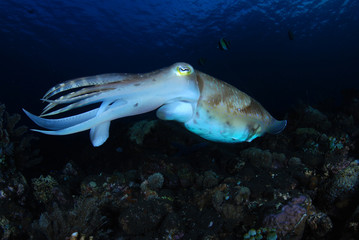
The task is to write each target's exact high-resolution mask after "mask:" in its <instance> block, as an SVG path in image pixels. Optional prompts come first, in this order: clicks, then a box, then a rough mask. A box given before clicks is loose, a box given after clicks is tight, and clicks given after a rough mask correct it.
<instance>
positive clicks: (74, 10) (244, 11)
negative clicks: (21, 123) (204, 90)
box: [0, 0, 359, 114]
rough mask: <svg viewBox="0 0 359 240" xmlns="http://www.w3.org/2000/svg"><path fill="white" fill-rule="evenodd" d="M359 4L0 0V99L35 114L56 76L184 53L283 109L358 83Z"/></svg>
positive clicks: (173, 58)
mask: <svg viewBox="0 0 359 240" xmlns="http://www.w3.org/2000/svg"><path fill="white" fill-rule="evenodd" d="M358 13H359V1H356V0H330V1H329V0H312V1H309V0H308V1H305V0H293V1H284V0H281V1H280V0H252V1H244V0H240V1H219V0H216V1H214V0H207V1H200V0H196V1H194V0H193V1H189V0H181V1H174V0H172V1H171V0H161V1H160V0H123V1H120V0H61V1H60V0H46V1H45V0H23V1H20V0H1V1H0V71H1V78H0V81H1V82H0V84H1V85H0V102H3V103H5V104H6V105H7V108H8V111H10V112H20V108H21V107H25V108H26V109H28V110H30V111H32V112H34V113H35V114H38V113H40V110H41V109H42V107H43V106H44V105H42V104H41V102H40V101H39V99H40V98H41V97H42V95H43V94H44V93H45V92H46V91H47V90H48V89H49V88H50V87H51V86H52V85H54V84H56V83H59V82H61V81H64V80H68V79H71V78H76V77H80V76H87V75H93V74H99V73H108V72H135V73H137V72H148V71H152V70H155V69H158V68H161V67H165V66H168V65H170V64H172V63H174V62H177V61H184V62H188V63H191V64H192V65H193V66H194V67H195V68H197V69H199V70H201V71H203V72H206V73H208V74H210V75H213V76H216V77H218V78H220V79H222V80H224V81H227V82H230V83H231V84H233V85H235V86H236V87H238V88H239V89H241V90H243V91H245V92H247V93H248V94H249V95H251V96H253V97H255V98H256V99H257V100H259V101H260V102H261V103H262V104H263V105H264V106H265V107H266V108H267V109H268V110H269V111H270V112H275V111H282V110H284V111H285V110H286V109H288V108H289V107H290V106H291V105H292V104H294V103H296V102H297V100H298V99H302V100H303V101H305V102H308V103H311V102H315V101H318V100H321V99H323V98H325V97H328V96H337V95H338V94H339V93H340V90H341V89H343V88H347V87H357V88H358V86H359V14H358ZM289 30H290V31H292V33H293V36H294V40H290V39H289V37H288V31H289ZM221 37H225V38H226V39H228V40H229V41H230V42H231V49H230V50H229V51H220V50H219V49H218V48H217V45H218V41H219V39H220V38H221ZM199 58H206V59H207V62H206V65H205V66H201V65H199V64H198V59H199ZM338 101H339V97H338Z"/></svg>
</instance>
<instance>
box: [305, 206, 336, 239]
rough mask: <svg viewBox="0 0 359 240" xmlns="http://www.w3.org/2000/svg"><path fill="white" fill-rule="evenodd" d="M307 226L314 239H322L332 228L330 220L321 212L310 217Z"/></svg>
mask: <svg viewBox="0 0 359 240" xmlns="http://www.w3.org/2000/svg"><path fill="white" fill-rule="evenodd" d="M307 224H308V226H309V228H310V230H311V232H312V233H313V234H314V236H316V237H324V236H325V235H327V234H328V233H329V232H330V231H331V230H332V228H333V223H332V220H331V219H330V218H329V216H328V215H326V214H325V213H323V212H319V213H315V214H312V215H310V216H309V217H308V219H307Z"/></svg>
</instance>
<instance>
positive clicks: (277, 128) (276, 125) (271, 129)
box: [266, 119, 287, 134]
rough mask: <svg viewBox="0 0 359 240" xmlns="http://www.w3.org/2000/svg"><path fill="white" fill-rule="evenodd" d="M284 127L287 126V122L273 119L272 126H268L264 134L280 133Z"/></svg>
mask: <svg viewBox="0 0 359 240" xmlns="http://www.w3.org/2000/svg"><path fill="white" fill-rule="evenodd" d="M286 126H287V120H282V121H278V120H276V119H274V121H273V122H272V124H271V125H269V126H268V129H267V131H266V132H267V133H270V134H278V133H280V132H281V131H283V130H284V128H285V127H286Z"/></svg>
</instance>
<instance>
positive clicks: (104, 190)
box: [0, 95, 359, 240]
mask: <svg viewBox="0 0 359 240" xmlns="http://www.w3.org/2000/svg"><path fill="white" fill-rule="evenodd" d="M355 98H357V99H359V95H358V96H356V97H355ZM345 101H346V103H345V106H338V107H337V108H335V109H333V108H328V107H326V106H325V105H317V106H306V105H299V106H296V107H295V108H294V109H293V110H291V111H290V112H289V113H288V114H287V120H288V126H287V129H286V130H285V131H284V132H283V133H281V134H279V135H275V136H272V135H265V136H263V137H262V138H259V139H256V140H254V141H252V142H251V143H242V144H235V145H230V144H219V143H210V142H204V141H203V139H200V138H198V137H196V136H193V135H192V134H190V133H187V132H184V131H183V130H182V129H180V128H179V127H176V126H177V125H176V124H171V123H165V122H163V121H141V122H137V123H135V124H133V125H132V126H133V127H132V128H131V129H130V130H129V129H128V126H130V125H131V124H128V125H126V124H124V125H120V126H119V127H118V129H116V132H118V133H119V134H118V136H115V137H114V139H115V141H114V142H111V140H110V141H109V142H108V143H107V144H106V145H104V146H102V147H101V148H96V149H93V148H85V147H84V149H81V151H80V150H79V148H78V146H76V148H75V147H74V148H71V147H72V146H68V145H67V146H68V147H70V148H71V149H68V151H66V154H62V155H61V156H57V154H54V153H58V149H59V148H61V149H63V146H62V145H61V142H62V141H59V142H57V144H58V145H57V146H56V147H55V146H51V144H48V145H46V147H50V148H51V147H53V148H52V149H53V150H52V151H50V153H51V154H50V155H49V156H47V158H45V159H44V162H43V164H41V165H40V166H38V167H35V166H34V165H32V164H30V165H28V166H26V167H25V165H24V164H22V163H21V160H18V159H20V158H17V156H21V155H22V154H24V155H26V157H30V158H32V156H33V155H32V154H34V153H36V150H32V152H31V153H29V154H28V153H27V152H26V151H23V150H21V148H20V147H18V146H19V144H20V143H21V142H22V141H25V140H22V139H25V138H26V137H25V136H26V134H22V135H21V134H20V135H17V137H16V134H15V132H17V131H16V129H17V128H16V126H15V125H16V122H17V121H18V117H16V116H13V117H11V116H12V115H8V114H7V113H6V112H5V110H4V106H3V105H0V110H1V114H0V116H1V123H0V126H1V128H0V130H1V132H0V133H1V142H0V144H1V145H0V146H1V147H0V159H1V160H0V207H1V208H0V239H1V240H5V239H13V240H22V239H37V240H58V239H59V240H64V239H67V240H90V239H104V240H113V239H129V240H130V239H168V240H169V239H208V240H209V239H226V240H231V239H245V240H247V239H268V240H274V239H278V240H281V239H289V240H296V239H298V240H299V239H303V240H313V239H329V240H334V239H356V238H358V236H359V217H358V216H359V214H358V213H359V206H358V201H359V190H358V188H359V187H358V185H359V180H358V179H359V161H358V160H356V159H358V156H359V127H358V126H359V125H358V123H359V115H358V113H357V112H359V105H358V103H357V102H356V100H355V99H354V98H348V99H346V100H345ZM9 121H10V122H13V123H15V124H8V122H9ZM14 126H15V127H14ZM113 127H116V126H113ZM11 129H12V130H11ZM20 130H21V129H20ZM20 130H19V133H20V132H22V131H20ZM126 133H128V134H126ZM56 139H57V138H56ZM129 139H130V141H129ZM149 139H150V141H149ZM25 142H26V141H25ZM25 142H24V145H26V144H27V143H26V144H25ZM119 146H120V147H119ZM40 147H41V148H42V149H44V148H45V146H40ZM119 148H120V150H119ZM19 153H21V154H19ZM74 153H77V154H74ZM54 162H55V163H56V164H54ZM28 183H29V184H28ZM30 183H31V184H30Z"/></svg>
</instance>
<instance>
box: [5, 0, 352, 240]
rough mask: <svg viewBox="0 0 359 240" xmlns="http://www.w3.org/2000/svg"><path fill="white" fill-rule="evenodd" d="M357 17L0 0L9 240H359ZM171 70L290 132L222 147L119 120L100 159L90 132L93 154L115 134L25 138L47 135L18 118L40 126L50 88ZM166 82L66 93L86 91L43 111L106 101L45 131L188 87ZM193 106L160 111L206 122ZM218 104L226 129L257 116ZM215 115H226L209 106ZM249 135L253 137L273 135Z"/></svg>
mask: <svg viewBox="0 0 359 240" xmlns="http://www.w3.org/2000/svg"><path fill="white" fill-rule="evenodd" d="M358 12H359V2H358V1H355V0H331V1H329V0H308V1H300V0H293V1H279V0H267V1H264V0H254V1H244V0H239V1H201V0H200V1H189V0H181V1H169V0H163V1H155V0H152V1H151V0H131V1H130V0H127V1H119V0H97V1H94V0H86V1H85V0H72V1H70V0H62V1H61V0H47V1H36V0H23V1H20V0H2V1H0V70H1V74H2V76H1V80H0V239H1V240H25V239H33V240H46V239H48V240H65V239H67V240H90V239H92V240H101V239H104V240H120V239H121V240H122V239H136V240H144V239H158V240H162V239H163V240H170V239H171V240H172V239H177V240H178V239H192V240H194V239H201V240H220V239H221V240H222V239H225V240H227V239H228V240H230V239H268V240H274V239H290V240H300V239H305V240H313V239H323V240H324V239H333V240H334V239H335V240H336V239H343V240H344V239H345V240H347V239H359V187H358V185H359V67H358V66H359V44H358V42H359V15H358ZM176 62H186V63H188V64H191V66H193V68H194V69H196V70H198V71H201V72H204V73H206V74H209V75H211V76H213V77H216V78H218V79H221V80H223V81H225V82H227V83H230V84H232V85H233V86H235V87H237V88H238V89H240V90H241V91H243V92H245V93H247V94H248V95H250V96H251V97H253V98H254V99H256V100H257V101H258V102H260V103H261V104H262V105H263V106H264V107H265V109H266V110H268V112H270V113H271V114H272V115H273V116H274V117H275V118H276V119H279V120H282V119H285V120H287V126H286V128H285V129H284V131H282V132H280V133H279V134H276V135H271V134H264V135H263V136H261V137H259V138H256V139H254V140H253V141H251V142H246V141H244V142H241V143H234V144H228V143H217V142H213V141H207V140H205V139H203V138H201V137H200V136H198V135H196V134H194V133H191V132H189V131H187V130H186V129H185V127H184V126H183V125H184V124H181V123H178V122H176V121H163V120H159V119H157V118H156V112H155V111H150V112H148V113H144V114H140V115H136V116H131V117H126V118H122V119H119V120H115V121H112V123H111V128H110V134H109V135H110V136H109V138H108V139H107V141H106V142H105V143H104V144H103V145H101V146H99V147H93V146H92V144H91V141H89V136H88V135H89V131H88V129H89V128H92V129H93V130H92V134H91V136H92V139H93V138H95V139H97V140H98V139H99V138H96V137H99V136H102V135H101V134H99V133H98V132H100V133H103V132H106V131H103V130H104V129H106V121H103V122H101V124H100V127H98V126H99V125H96V126H90V127H88V128H86V131H81V132H80V133H76V134H71V135H66V136H51V135H45V134H41V133H38V132H33V131H30V130H29V128H30V129H32V128H35V129H42V128H41V127H38V126H37V125H36V124H35V123H34V122H32V121H31V120H30V119H29V118H28V117H27V116H26V115H25V114H24V112H23V111H22V108H25V109H26V110H28V111H30V112H31V113H34V114H36V115H39V114H40V113H41V110H42V109H43V108H44V107H45V106H46V102H45V103H43V102H42V101H41V100H40V99H42V98H43V96H44V94H45V93H46V91H48V90H49V89H50V88H51V87H53V86H55V85H56V84H59V83H61V82H64V81H66V80H69V79H75V78H78V77H85V76H92V75H96V74H103V73H146V72H151V71H154V70H157V69H161V68H164V67H168V66H171V65H172V64H174V63H176ZM181 66H182V65H181ZM176 70H177V71H183V72H184V76H186V77H188V78H190V77H191V76H196V77H194V78H193V79H195V80H194V81H195V82H196V88H195V89H200V91H202V89H203V84H202V83H200V77H198V76H199V75H196V74H198V71H196V70H193V71H192V70H191V68H190V67H188V65H185V67H184V68H182V67H180V68H176ZM188 71H189V74H188V75H186V74H187V73H188ZM191 74H192V75H191ZM166 76H169V75H166ZM166 76H165V77H164V79H167V78H168V77H166ZM181 76H182V75H181ZM116 77H117V78H119V77H123V75H121V76H118V75H117V76H116ZM123 78H125V80H123V82H126V81H128V77H126V76H125V77H123ZM177 78H178V77H174V78H171V81H175V80H176V79H177ZM111 79H112V78H111ZM126 79H127V80H126ZM160 79H161V78H160V77H159V76H158V75H156V77H151V78H148V80H149V81H153V83H152V82H151V84H149V85H146V83H148V82H146V81H143V80H139V81H137V80H136V82H130V83H131V84H130V85H131V87H128V86H127V85H121V86H122V87H121V88H120V89H123V92H122V93H121V95H120V97H119V96H117V95H116V96H115V97H114V98H113V99H110V100H109V97H108V95H109V94H108V92H110V91H111V90H112V89H113V88H111V87H113V86H114V85H113V84H112V85H111V83H107V84H106V83H103V77H102V78H97V79H92V80H91V81H89V79H85V80H86V81H78V82H76V84H77V85H76V86H77V87H78V88H76V89H75V87H76V86H74V84H73V85H69V86H70V87H72V88H73V89H75V90H74V91H76V90H80V89H81V88H82V87H84V90H83V91H82V92H77V93H78V96H74V95H76V94H77V93H76V94H72V95H71V94H70V92H72V89H68V91H65V92H59V93H57V94H56V96H54V97H53V96H49V99H50V101H51V100H54V99H56V98H57V97H61V96H65V97H63V98H60V99H59V100H58V101H69V102H66V103H65V105H62V106H66V104H71V103H72V102H74V103H76V102H77V101H81V99H83V100H88V99H91V98H90V97H91V96H93V98H98V99H97V103H102V101H103V100H109V101H104V103H103V104H102V105H101V107H100V110H98V111H93V112H92V113H91V112H89V113H88V114H87V115H86V116H85V115H80V117H78V118H81V121H80V120H73V119H72V120H71V119H69V118H67V119H65V120H61V121H58V122H57V124H61V125H60V126H59V125H56V126H54V125H52V127H53V129H52V130H59V131H63V129H67V128H68V127H71V126H72V125H76V124H81V123H82V122H86V123H87V120H88V121H92V119H99V118H100V116H105V113H106V114H107V113H108V112H109V110H110V109H113V108H114V107H115V106H117V105H116V104H118V105H119V106H122V107H125V106H127V105H126V104H132V105H131V106H133V107H132V108H130V109H129V110H127V112H129V111H131V110H133V109H138V108H140V107H141V104H142V103H145V104H148V105H150V104H152V103H153V102H155V101H156V100H158V99H159V98H161V99H162V97H163V96H164V95H167V94H168V95H171V97H173V95H174V94H173V93H171V94H169V92H171V91H174V90H176V89H179V88H180V85H178V83H175V82H173V83H172V82H171V83H170V84H167V85H165V86H164V87H163V86H159V87H156V84H157V83H156V82H160V81H158V80H160ZM145 80H146V79H145ZM101 81H102V82H101ZM123 82H121V84H122V83H123ZM85 84H90V85H91V84H93V86H92V85H91V86H87V85H85ZM116 84H119V83H118V82H116V83H115V85H116ZM116 86H118V85H116ZM91 87H92V88H91ZM99 88H102V89H99ZM148 89H149V90H148ZM219 89H220V88H219ZM219 89H217V91H215V93H217V92H219V91H220V90H219ZM60 90H61V89H60ZM65 90H66V89H65ZM101 91H102V92H101ZM189 93H195V91H190V92H186V94H184V95H183V96H182V95H181V98H179V97H176V98H174V97H173V98H172V99H171V101H170V102H168V101H167V102H160V105H162V104H168V103H173V102H176V101H178V99H180V102H181V104H183V105H181V106H185V107H190V109H193V111H196V114H197V113H198V112H197V110H198V109H201V108H200V107H197V106H200V105H197V100H198V101H199V96H197V98H196V97H193V99H194V100H195V101H193V102H192V100H193V99H192V97H191V98H190V97H189ZM196 93H197V92H196ZM66 94H70V95H66ZM84 94H88V95H84ZM101 94H104V95H106V99H102V98H100V97H99V96H102V95H101ZM181 94H182V92H181ZM201 94H202V95H201V97H203V96H205V95H204V93H203V92H201ZM50 95H51V93H50ZM76 97H78V98H76ZM131 97H132V98H131ZM44 98H45V100H46V98H47V97H46V96H45V97H44ZM80 98H81V99H80ZM201 99H202V98H201ZM216 99H217V100H213V102H216V101H219V104H217V105H216V106H223V105H224V109H226V110H225V111H227V112H226V114H229V116H232V117H228V118H227V121H224V125H226V127H229V129H232V130H233V125H234V123H233V121H235V120H234V118H233V115H231V113H233V111H237V110H238V111H241V110H242V111H246V113H245V114H249V113H250V112H251V111H252V110H253V109H252V110H251V108H253V106H252V105H250V106H251V107H246V106H244V107H240V108H236V109H235V110H233V109H232V108H231V107H230V106H229V105H226V104H225V103H226V102H224V101H222V102H221V101H220V100H218V98H216ZM219 99H221V98H219ZM222 100H223V99H222ZM210 101H211V99H208V103H209V102H210ZM252 102H253V101H252ZM63 103H64V102H63ZM94 103H96V101H95V102H94ZM139 103H140V104H139ZM217 103H218V102H217ZM50 104H51V103H50ZM106 104H108V105H106ZM53 105H56V102H55V104H53ZM50 106H51V105H50ZM97 107H99V105H90V106H85V107H80V108H78V109H76V110H71V111H70V112H65V113H61V114H60V116H59V117H61V118H62V117H68V116H72V115H74V114H79V113H82V112H86V111H89V110H91V109H94V108H97ZM157 107H159V106H157ZM157 107H156V108H157ZM227 107H228V108H227ZM60 108H61V106H60ZM60 108H59V107H58V106H55V107H54V108H53V109H51V110H49V112H51V111H52V110H57V109H60ZM121 109H122V108H121ZM184 109H186V108H184ZM101 111H103V112H105V113H103V112H101ZM253 111H254V110H253ZM144 112H146V111H144ZM203 113H205V111H203V112H200V113H199V114H198V115H196V114H191V117H192V115H193V116H195V115H196V116H201V117H202V116H203ZM207 113H208V119H213V118H214V119H217V118H218V117H219V114H218V112H216V111H215V108H213V109H210V110H209V111H208V112H207ZM91 114H92V115H91ZM134 114H135V113H134ZM241 114H242V112H241ZM252 114H253V112H252ZM256 114H258V112H254V114H253V115H251V116H254V115H256ZM127 115H132V114H127ZM239 115H240V114H239ZM259 115H260V114H259ZM106 116H107V115H106ZM221 116H222V115H221ZM226 116H227V115H226ZM236 116H237V117H238V115H236ZM240 116H242V117H243V115H240ZM246 116H247V115H246ZM56 117H57V115H55V116H53V117H51V116H50V117H49V118H56ZM262 117H263V116H262ZM45 118H47V117H45ZM263 119H264V118H261V119H260V123H263V121H264V120H263ZM111 120H112V119H111ZM197 120H201V119H197ZM262 120H263V121H262ZM40 121H42V120H40ZM45 121H46V120H45ZM76 121H77V122H76ZM59 122H60V123H59ZM69 122H71V124H70V123H69ZM107 122H108V121H107ZM184 122H185V124H187V122H186V121H184ZM199 122H200V121H199ZM47 123H48V122H47ZM74 123H76V124H74ZM97 123H99V122H97ZM103 123H105V124H103ZM51 124H52V122H51ZM40 125H41V124H40ZM199 125H200V127H203V128H206V127H209V128H211V129H212V130H213V129H216V127H218V126H217V125H216V124H210V125H209V126H206V125H205V124H204V123H203V122H200V123H199ZM76 126H77V125H76ZM76 126H75V127H76ZM186 126H187V125H186ZM219 126H220V125H219ZM230 127H232V128H230ZM246 127H248V131H249V134H250V137H254V136H256V133H257V132H256V131H260V129H264V128H265V124H264V125H261V124H259V125H258V124H257V125H256V124H252V123H251V124H249V123H248V125H246ZM49 128H51V127H49ZM226 129H227V128H226ZM214 132H215V133H213V131H212V132H211V133H210V134H209V135H211V136H213V134H217V135H218V134H222V131H221V130H218V131H217V132H216V131H214ZM227 133H228V132H227ZM229 133H232V132H231V130H230V131H229ZM94 136H95V137H94ZM229 139H231V140H233V138H230V137H229Z"/></svg>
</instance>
